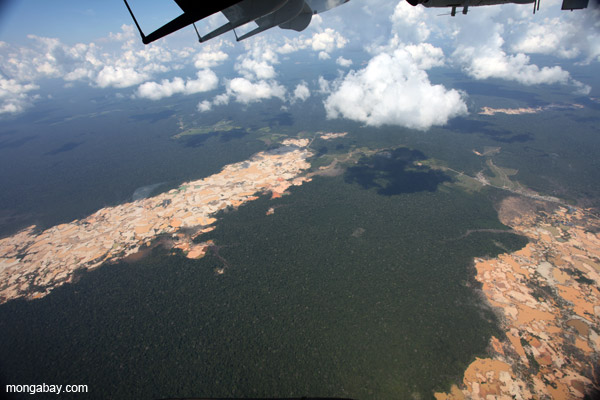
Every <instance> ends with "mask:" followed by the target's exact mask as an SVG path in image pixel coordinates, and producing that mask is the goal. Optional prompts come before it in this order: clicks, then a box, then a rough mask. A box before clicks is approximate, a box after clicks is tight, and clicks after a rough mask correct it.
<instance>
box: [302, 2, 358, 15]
mask: <svg viewBox="0 0 600 400" xmlns="http://www.w3.org/2000/svg"><path fill="white" fill-rule="evenodd" d="M349 1H350V0H306V3H307V4H308V6H309V7H310V8H311V10H312V11H313V14H319V13H322V12H325V11H327V10H331V9H332V8H335V7H337V6H341V5H342V4H344V3H347V2H349Z"/></svg>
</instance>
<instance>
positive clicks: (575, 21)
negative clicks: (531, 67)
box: [511, 8, 600, 64]
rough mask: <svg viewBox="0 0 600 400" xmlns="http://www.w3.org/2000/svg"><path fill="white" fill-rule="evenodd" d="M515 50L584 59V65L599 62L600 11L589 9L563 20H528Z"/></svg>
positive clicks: (513, 48)
mask: <svg viewBox="0 0 600 400" xmlns="http://www.w3.org/2000/svg"><path fill="white" fill-rule="evenodd" d="M511 47H512V50H513V51H516V52H523V53H528V54H536V53H537V54H552V55H555V56H558V57H561V58H569V59H572V58H576V57H582V58H583V60H582V63H586V64H587V63H590V62H592V61H600V9H598V8H590V9H587V10H585V12H579V13H573V15H568V16H565V17H563V18H559V17H555V18H544V20H543V21H542V22H541V23H540V22H539V21H528V22H527V24H526V25H525V31H524V33H523V34H522V35H520V36H519V37H517V38H515V40H514V42H513V43H512V46H511Z"/></svg>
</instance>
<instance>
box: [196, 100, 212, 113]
mask: <svg viewBox="0 0 600 400" xmlns="http://www.w3.org/2000/svg"><path fill="white" fill-rule="evenodd" d="M211 109H212V104H211V102H210V101H208V100H204V101H201V102H200V103H198V111H200V112H207V111H210V110H211Z"/></svg>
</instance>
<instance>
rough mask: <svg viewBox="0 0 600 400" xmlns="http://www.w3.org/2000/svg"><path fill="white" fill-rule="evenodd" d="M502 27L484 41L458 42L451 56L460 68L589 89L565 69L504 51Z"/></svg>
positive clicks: (485, 74) (482, 75)
mask: <svg viewBox="0 0 600 400" xmlns="http://www.w3.org/2000/svg"><path fill="white" fill-rule="evenodd" d="M501 31H502V27H500V26H496V28H495V31H494V32H493V33H492V34H491V35H489V37H488V38H487V40H486V41H484V42H480V43H476V44H474V45H459V46H458V47H457V48H456V50H455V51H454V53H453V58H454V60H455V61H457V62H458V63H459V64H460V65H461V66H462V68H463V70H464V71H465V72H466V73H467V74H468V75H469V76H471V77H473V78H475V79H488V78H500V79H505V80H511V81H516V82H519V83H521V84H523V85H538V84H556V83H559V84H572V85H574V86H575V87H576V88H577V91H578V92H586V91H587V92H589V90H591V88H589V87H586V85H583V84H582V83H581V82H578V81H576V80H574V79H573V78H572V77H571V75H570V74H569V72H568V71H565V70H563V69H562V68H561V67H559V66H553V67H541V68H540V67H538V66H537V65H535V64H532V63H531V62H530V58H529V57H528V56H527V55H525V54H523V53H516V54H507V53H506V51H504V49H503V44H504V39H503V38H502V36H501V35H500V32H501Z"/></svg>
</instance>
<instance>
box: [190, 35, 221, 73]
mask: <svg viewBox="0 0 600 400" xmlns="http://www.w3.org/2000/svg"><path fill="white" fill-rule="evenodd" d="M224 44H225V42H223V41H218V42H216V44H212V45H205V46H204V47H202V51H201V52H200V53H198V54H196V55H195V56H194V66H195V67H196V68H198V69H205V68H214V67H216V66H218V65H221V64H222V63H223V62H225V61H226V60H227V59H228V58H229V55H228V54H227V53H225V52H224V51H223V50H221V47H222V46H223V45H224Z"/></svg>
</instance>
